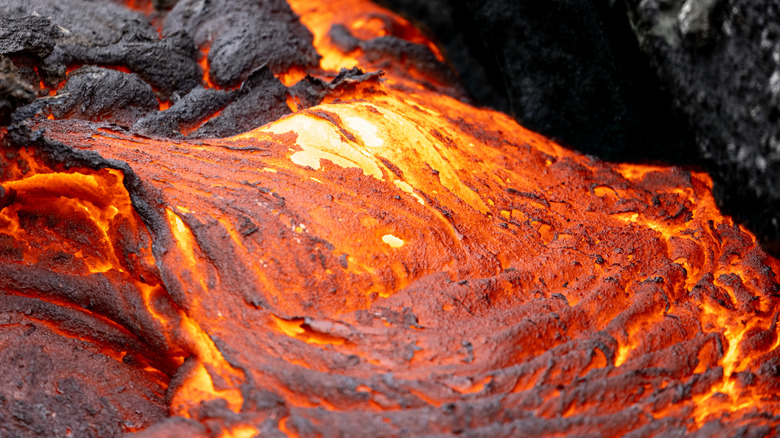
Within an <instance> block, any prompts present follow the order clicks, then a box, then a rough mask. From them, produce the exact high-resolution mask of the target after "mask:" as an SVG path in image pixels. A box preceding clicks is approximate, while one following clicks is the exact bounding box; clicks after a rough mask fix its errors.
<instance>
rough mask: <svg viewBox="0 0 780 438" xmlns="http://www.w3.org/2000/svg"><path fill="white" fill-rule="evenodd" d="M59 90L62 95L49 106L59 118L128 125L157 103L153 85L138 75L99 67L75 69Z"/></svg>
mask: <svg viewBox="0 0 780 438" xmlns="http://www.w3.org/2000/svg"><path fill="white" fill-rule="evenodd" d="M59 93H60V94H61V95H62V96H63V97H64V99H60V100H59V102H58V103H57V104H56V105H54V106H53V108H52V113H53V114H54V117H56V118H58V119H64V118H74V119H82V120H92V121H103V120H110V121H112V122H115V123H118V124H121V125H127V126H131V125H133V123H135V122H136V121H137V120H138V119H140V118H141V117H143V116H145V115H146V114H148V113H150V112H152V111H155V112H156V111H157V109H158V106H159V102H158V101H157V98H156V97H155V95H154V91H153V90H152V87H150V86H149V84H147V83H146V82H144V81H143V80H141V79H140V78H139V77H138V76H137V75H135V74H128V73H123V72H120V71H116V70H109V69H105V68H100V67H82V68H80V69H78V70H76V71H74V72H73V73H72V74H71V75H70V76H69V77H68V81H67V82H66V83H65V86H64V87H62V89H60V91H59Z"/></svg>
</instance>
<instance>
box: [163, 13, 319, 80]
mask: <svg viewBox="0 0 780 438" xmlns="http://www.w3.org/2000/svg"><path fill="white" fill-rule="evenodd" d="M181 30H184V31H186V32H187V33H188V34H189V35H191V36H192V38H193V39H194V41H195V44H196V45H197V46H198V47H199V48H202V49H204V50H208V63H209V77H210V78H211V80H212V81H214V83H215V84H216V85H218V86H221V87H232V86H236V85H238V84H240V83H241V82H242V81H243V80H245V79H247V78H248V77H249V75H250V74H251V73H252V72H253V71H255V70H256V69H257V68H259V67H261V66H264V65H267V66H268V67H269V68H270V69H271V71H273V72H274V73H282V72H284V71H286V70H287V69H288V68H290V67H292V66H299V67H304V68H313V67H316V66H317V65H318V63H319V55H317V52H316V51H315V50H314V47H313V46H312V39H313V37H312V35H311V33H310V32H309V30H308V29H307V28H306V27H304V26H303V25H302V24H301V23H300V22H299V21H298V19H297V17H296V16H295V14H294V13H293V12H292V10H291V9H290V7H289V6H288V5H287V3H286V2H285V1H284V0H272V1H264V2H257V1H251V0H239V1H233V2H228V1H214V2H203V1H199V0H185V1H180V2H179V3H178V4H177V5H176V6H175V7H174V8H173V9H172V10H171V12H170V14H169V15H168V17H167V18H166V21H165V32H164V33H165V35H170V34H172V33H175V32H178V31H181Z"/></svg>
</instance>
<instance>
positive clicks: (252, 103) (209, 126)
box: [192, 67, 290, 137]
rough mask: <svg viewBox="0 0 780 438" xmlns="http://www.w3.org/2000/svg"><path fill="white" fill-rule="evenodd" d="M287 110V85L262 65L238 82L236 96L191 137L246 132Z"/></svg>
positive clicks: (281, 114) (287, 112) (223, 135)
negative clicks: (239, 86) (241, 81)
mask: <svg viewBox="0 0 780 438" xmlns="http://www.w3.org/2000/svg"><path fill="white" fill-rule="evenodd" d="M289 113H290V108H289V107H288V106H287V88H285V86H284V85H282V83H281V82H279V79H277V78H276V77H274V75H273V73H271V69H269V68H268V67H263V68H261V69H259V70H258V71H256V72H254V73H252V75H251V76H249V78H248V79H247V80H246V81H245V82H244V83H243V84H242V85H241V89H240V90H239V91H238V97H237V98H236V100H235V101H234V102H233V103H231V104H230V105H228V106H227V107H226V108H225V109H224V110H222V112H221V113H220V114H219V115H218V116H216V117H213V118H211V119H209V121H208V122H206V123H205V124H204V125H203V126H201V127H200V128H198V130H197V131H195V132H194V133H193V134H192V136H193V137H227V136H230V135H235V134H239V133H241V132H246V131H249V130H251V129H254V128H257V127H258V126H261V125H264V124H266V123H268V122H271V121H274V120H276V119H278V118H280V117H282V116H283V115H285V114H289Z"/></svg>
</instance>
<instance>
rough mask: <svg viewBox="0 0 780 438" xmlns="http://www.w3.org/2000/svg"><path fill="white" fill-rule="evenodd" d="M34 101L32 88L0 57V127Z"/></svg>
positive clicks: (11, 64)
mask: <svg viewBox="0 0 780 438" xmlns="http://www.w3.org/2000/svg"><path fill="white" fill-rule="evenodd" d="M33 99H35V93H34V92H33V89H32V87H31V86H30V85H29V84H27V83H26V82H25V81H24V80H23V79H22V78H21V77H20V76H19V72H18V71H17V70H16V68H15V67H14V65H13V63H11V61H10V60H9V59H8V58H6V57H4V56H2V55H0V126H2V125H6V124H8V122H10V121H11V113H13V111H14V110H15V109H16V108H18V107H20V106H23V105H25V104H28V103H30V102H32V101H33Z"/></svg>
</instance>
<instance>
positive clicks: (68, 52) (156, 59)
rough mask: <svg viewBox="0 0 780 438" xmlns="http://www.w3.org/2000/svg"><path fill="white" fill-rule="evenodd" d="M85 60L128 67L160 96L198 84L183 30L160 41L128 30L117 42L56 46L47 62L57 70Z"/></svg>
mask: <svg viewBox="0 0 780 438" xmlns="http://www.w3.org/2000/svg"><path fill="white" fill-rule="evenodd" d="M73 63H87V64H97V65H117V66H124V67H127V68H128V69H129V70H130V71H131V72H134V73H137V74H138V76H140V77H141V78H143V79H144V80H145V81H146V82H148V83H149V84H150V85H151V86H152V87H153V88H154V90H155V91H157V93H158V94H159V95H160V97H161V98H163V99H168V98H169V97H170V96H171V95H172V94H173V93H174V92H176V91H178V92H183V93H186V92H188V91H190V90H191V89H192V88H194V87H196V86H197V85H199V84H200V82H201V78H202V73H201V69H200V67H199V66H198V64H197V63H196V62H195V46H194V45H193V44H192V40H190V38H189V37H188V36H186V35H184V34H182V33H176V34H173V35H170V36H169V37H168V38H164V39H162V40H160V39H158V38H157V36H154V37H152V38H148V37H146V36H143V35H139V34H133V33H129V34H127V35H125V36H124V37H123V38H122V39H121V40H120V41H119V42H117V43H116V44H111V45H107V46H96V47H85V46H79V45H59V46H57V48H56V49H55V51H54V53H53V54H52V55H51V56H50V57H49V58H47V64H48V66H49V67H50V68H51V67H52V66H54V67H55V68H57V69H58V70H56V71H57V72H59V73H62V72H63V68H64V66H66V65H70V64H73Z"/></svg>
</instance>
